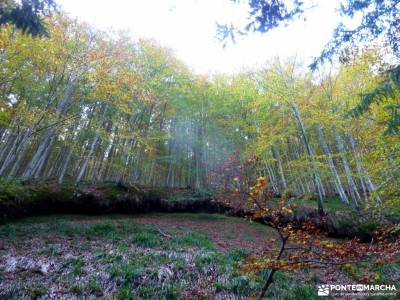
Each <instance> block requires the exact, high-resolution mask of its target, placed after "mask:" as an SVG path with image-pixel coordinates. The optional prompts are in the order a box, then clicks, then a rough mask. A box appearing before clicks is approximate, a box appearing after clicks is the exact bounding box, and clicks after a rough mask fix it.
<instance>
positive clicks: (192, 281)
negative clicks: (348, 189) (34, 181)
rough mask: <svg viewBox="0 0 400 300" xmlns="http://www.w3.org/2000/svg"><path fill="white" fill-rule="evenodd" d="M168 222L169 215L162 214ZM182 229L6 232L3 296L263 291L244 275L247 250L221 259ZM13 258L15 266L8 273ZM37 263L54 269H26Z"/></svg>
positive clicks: (62, 219) (104, 224)
mask: <svg viewBox="0 0 400 300" xmlns="http://www.w3.org/2000/svg"><path fill="white" fill-rule="evenodd" d="M153 217H154V216H153ZM163 217H165V218H171V215H165V216H163V215H158V216H157V218H163ZM191 217H192V218H191ZM172 218H173V219H174V220H175V221H176V222H177V223H178V224H181V222H183V221H190V222H195V223H196V224H199V225H200V227H201V226H203V225H204V224H206V223H207V224H209V223H210V222H211V223H212V222H215V226H220V224H221V222H230V224H231V225H232V224H235V222H237V223H238V224H240V226H248V228H249V229H251V230H254V228H255V227H256V228H257V227H258V226H254V225H252V224H249V223H246V222H244V221H242V220H240V219H236V218H229V217H225V216H216V215H206V214H201V215H190V214H174V215H173V217H172ZM181 225H182V226H171V227H160V226H159V225H154V224H143V223H140V221H139V219H138V220H136V218H132V217H121V216H111V217H109V218H108V217H100V218H98V219H97V218H93V217H86V218H85V217H83V216H49V217H38V218H29V219H26V220H22V221H20V222H15V223H12V224H8V225H4V226H0V239H1V240H2V241H3V242H2V243H3V248H1V250H0V257H4V259H2V260H0V281H1V279H5V280H2V281H1V283H0V298H1V299H3V298H4V299H18V298H21V297H26V298H28V299H29V298H32V299H34V298H40V297H43V296H46V295H48V294H49V293H50V291H52V293H54V291H56V292H55V293H56V294H57V293H59V294H58V295H62V297H64V298H65V299H69V298H71V297H72V298H73V297H78V298H87V297H97V298H104V299H109V298H113V299H178V298H185V297H186V298H187V297H190V296H195V297H199V298H200V297H210V296H212V295H216V294H218V293H220V294H221V293H222V294H235V295H240V296H246V297H247V296H250V295H251V294H252V293H255V292H256V291H257V290H258V289H259V288H260V283H261V281H260V280H259V279H256V278H255V277H254V278H252V277H249V276H244V275H243V274H241V273H240V261H241V260H242V259H243V258H244V257H245V256H246V255H247V254H248V250H245V249H230V250H229V251H226V252H224V253H222V252H220V251H219V250H218V247H217V246H216V244H215V242H214V241H213V240H212V239H210V237H209V236H208V235H207V234H205V233H204V232H200V231H197V230H193V229H191V230H187V229H186V228H185V226H184V224H183V223H182V224H181ZM250 234H254V233H253V232H251V233H250ZM13 260H14V261H16V267H15V268H14V269H10V261H13ZM26 262H28V263H26ZM34 262H40V263H42V264H44V265H45V264H49V265H51V266H54V268H53V269H52V268H51V267H50V268H49V271H47V272H46V273H43V274H39V273H37V269H38V268H40V267H41V266H36V265H35V266H32V267H26V266H24V264H26V265H30V264H32V265H33V264H34ZM24 268H25V269H24ZM6 274H7V276H5V275H6ZM3 276H4V277H3ZM27 277H28V278H29V279H28V280H26V278H27ZM249 284H250V285H249ZM62 297H61V298H62Z"/></svg>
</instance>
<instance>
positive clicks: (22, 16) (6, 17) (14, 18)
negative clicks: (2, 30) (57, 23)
mask: <svg viewBox="0 0 400 300" xmlns="http://www.w3.org/2000/svg"><path fill="white" fill-rule="evenodd" d="M56 7H57V6H56V3H55V1H54V0H22V1H18V2H17V1H14V0H3V1H2V3H0V25H2V24H7V23H11V24H14V25H15V27H16V28H18V29H21V30H22V31H23V32H26V33H28V34H31V35H33V36H36V35H43V34H44V35H46V34H47V33H48V32H47V29H46V26H45V24H44V23H43V17H44V16H49V15H50V14H51V13H52V12H54V11H55V10H56Z"/></svg>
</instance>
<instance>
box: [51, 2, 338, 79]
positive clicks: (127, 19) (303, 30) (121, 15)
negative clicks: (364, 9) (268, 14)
mask: <svg viewBox="0 0 400 300" xmlns="http://www.w3.org/2000/svg"><path fill="white" fill-rule="evenodd" d="M58 2H59V3H60V5H61V6H62V8H63V9H64V10H65V11H66V12H68V13H69V14H70V16H71V17H78V18H79V19H80V20H81V21H86V22H88V23H90V24H93V25H94V26H95V27H97V28H100V29H109V28H113V29H115V30H129V31H130V32H131V34H132V35H133V36H134V37H135V38H139V37H144V38H152V39H155V40H157V41H158V42H160V43H161V44H162V45H163V46H167V47H170V48H172V49H174V50H175V52H176V55H177V56H178V57H179V58H180V59H182V60H183V61H184V62H185V63H186V64H187V65H188V66H189V67H191V68H193V70H194V71H195V72H196V73H210V72H229V73H230V72H239V71H240V70H243V69H246V68H253V67H257V66H260V65H261V64H263V63H264V62H265V61H266V60H268V59H270V58H273V57H274V56H277V55H279V56H280V57H288V56H294V55H298V56H299V57H301V58H302V59H303V60H305V62H306V63H309V62H310V58H311V57H312V56H317V55H318V54H319V53H320V51H321V49H322V47H323V45H325V43H326V42H327V41H328V40H329V38H330V37H331V36H332V30H333V28H334V26H335V24H336V23H337V21H338V15H337V13H336V12H335V9H336V6H337V4H338V3H337V1H326V0H325V1H315V3H316V7H315V8H313V9H311V10H310V11H308V12H307V14H306V17H307V22H302V21H296V22H294V23H293V24H291V25H290V26H289V27H287V28H279V29H277V30H274V31H273V32H271V33H268V34H265V35H252V36H249V37H245V38H243V39H242V40H239V41H237V43H236V44H234V45H228V46H227V48H225V49H223V48H222V44H221V43H220V42H219V41H218V40H217V39H216V38H215V34H216V22H221V23H223V22H231V21H232V20H235V22H236V20H243V21H245V20H246V17H247V9H246V6H244V5H234V4H232V3H231V1H230V0H201V1H200V0H131V1H130V0H113V1H108V0H85V1H81V0H59V1H58Z"/></svg>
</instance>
